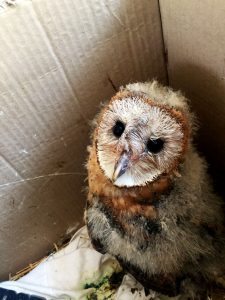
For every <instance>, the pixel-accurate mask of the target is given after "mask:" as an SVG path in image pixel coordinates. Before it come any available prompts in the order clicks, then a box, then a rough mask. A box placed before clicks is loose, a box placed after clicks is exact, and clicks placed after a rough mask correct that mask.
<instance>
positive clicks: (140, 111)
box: [96, 81, 190, 187]
mask: <svg viewBox="0 0 225 300" xmlns="http://www.w3.org/2000/svg"><path fill="white" fill-rule="evenodd" d="M189 116H190V115H189V111H188V106H187V102H186V99H185V98H184V97H183V96H182V95H180V94H179V93H175V92H173V91H172V90H170V89H169V88H165V87H162V86H161V85H159V84H158V83H157V82H155V81H154V82H151V83H136V84H130V85H128V86H126V87H125V88H124V89H122V90H121V91H120V92H118V93H117V94H116V95H115V96H114V97H113V98H112V99H111V100H110V102H109V103H108V104H107V105H106V106H105V107H104V109H103V110H102V111H101V113H100V115H99V117H98V120H97V124H98V126H97V127H96V151H97V157H98V162H99V165H100V168H101V169H102V171H103V172H104V174H105V176H106V177H107V178H108V179H109V180H111V181H112V182H113V184H114V185H116V186H118V187H134V186H144V185H146V184H147V183H151V182H153V181H155V180H157V179H158V178H159V177H160V176H164V175H168V174H172V173H173V172H174V173H175V171H176V170H177V169H178V166H179V164H180V163H181V162H182V161H183V160H184V157H185V153H186V151H187V148H188V142H189V133H190V124H189V123H190V122H189V121H190V117H189Z"/></svg>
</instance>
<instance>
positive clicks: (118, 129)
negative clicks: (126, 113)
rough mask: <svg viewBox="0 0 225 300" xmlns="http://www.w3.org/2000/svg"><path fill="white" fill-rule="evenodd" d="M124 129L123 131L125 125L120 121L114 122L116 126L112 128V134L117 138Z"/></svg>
mask: <svg viewBox="0 0 225 300" xmlns="http://www.w3.org/2000/svg"><path fill="white" fill-rule="evenodd" d="M124 129H125V124H124V123H123V122H121V121H116V124H115V125H114V126H113V129H112V131H113V134H114V135H115V136H116V137H118V138H119V137H120V136H121V135H122V134H123V132H124Z"/></svg>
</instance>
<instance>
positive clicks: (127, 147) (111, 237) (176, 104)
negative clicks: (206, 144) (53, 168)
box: [85, 81, 224, 299]
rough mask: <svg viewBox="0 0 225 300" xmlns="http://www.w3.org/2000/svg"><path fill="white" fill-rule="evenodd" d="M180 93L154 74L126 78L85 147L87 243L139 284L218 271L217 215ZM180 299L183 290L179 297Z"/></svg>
mask: <svg viewBox="0 0 225 300" xmlns="http://www.w3.org/2000/svg"><path fill="white" fill-rule="evenodd" d="M194 131H195V124H194V117H193V115H192V114H191V113H190V111H189V108H188V104H187V100H186V99H185V98H184V97H183V96H182V95H181V94H180V93H176V92H173V91H172V90H171V89H169V88H165V87H162V86H161V85H159V84H158V83H157V82H155V81H154V82H150V83H137V84H131V85H128V86H126V87H125V88H124V89H123V90H121V91H120V92H119V93H117V94H116V95H115V96H114V97H113V98H112V99H111V101H110V102H109V103H108V104H106V105H105V106H104V108H103V109H102V111H101V112H100V114H99V115H98V116H97V118H96V121H95V129H94V132H93V136H92V139H93V143H92V145H91V146H90V147H89V159H88V164H87V168H88V183H89V192H88V200H87V209H86V214H85V218H86V223H87V227H88V231H89V235H90V238H91V240H92V243H93V246H94V247H95V248H96V249H97V250H98V251H100V252H102V253H110V254H111V255H113V256H115V257H116V258H117V259H118V260H119V262H120V263H121V264H122V266H123V267H124V268H125V269H126V270H127V271H129V272H130V273H131V274H132V275H133V276H134V277H135V278H136V279H137V280H138V281H139V282H141V283H142V284H143V285H144V286H145V287H146V288H151V289H153V290H156V291H159V292H162V293H164V294H167V295H176V294H178V293H188V292H187V291H186V290H187V289H188V288H187V287H186V286H185V284H184V282H185V280H186V282H189V281H190V280H191V281H195V282H197V281H198V280H199V279H204V282H207V281H208V280H211V279H212V278H213V276H215V275H218V274H220V273H221V272H223V266H222V265H221V260H222V259H223V257H222V256H223V254H221V249H222V247H223V243H224V242H223V238H222V234H223V225H222V224H223V215H222V203H221V200H220V199H219V198H218V197H217V196H215V195H214V193H213V191H212V187H211V183H210V180H209V178H208V175H207V167H206V163H205V161H204V159H203V158H201V157H200V156H199V155H198V153H197V152H196V150H195V148H194V147H193V145H192V135H193V132H194ZM183 299H185V298H183Z"/></svg>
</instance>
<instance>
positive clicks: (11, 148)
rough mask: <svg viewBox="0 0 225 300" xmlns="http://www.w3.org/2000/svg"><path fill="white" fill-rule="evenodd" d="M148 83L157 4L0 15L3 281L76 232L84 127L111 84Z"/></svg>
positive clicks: (23, 6)
mask: <svg viewBox="0 0 225 300" xmlns="http://www.w3.org/2000/svg"><path fill="white" fill-rule="evenodd" d="M152 77H155V78H158V79H159V80H160V81H162V82H165V81H166V72H165V66H164V61H163V42H162V34H161V24H160V16H159V7H158V2H157V1H156V0H152V1H148V0H141V1H135V0H131V1H114V0H111V1H97V0H93V1H88V0H84V1H73V0H63V1H54V0H48V1H46V0H34V1H28V0H24V1H19V2H18V4H17V5H15V6H12V7H6V9H4V10H3V11H2V10H1V11H0V136H1V141H0V154H1V160H0V170H1V173H0V249H1V253H0V263H1V268H0V278H1V279H6V278H7V275H8V273H10V272H15V271H18V270H19V269H20V268H22V267H25V266H26V265H27V264H28V263H29V262H33V261H35V260H37V259H39V258H41V257H42V256H43V255H45V254H46V251H47V250H49V249H50V248H51V247H52V244H53V242H55V241H57V240H58V239H59V237H60V236H61V235H63V234H64V233H65V231H66V230H67V229H68V228H69V227H70V228H71V227H74V228H77V227H79V226H80V224H81V222H82V214H83V207H84V204H85V194H84V193H82V187H84V186H85V183H84V177H85V169H84V167H83V165H84V162H85V157H86V145H87V143H88V131H89V125H88V122H89V120H90V119H92V117H93V116H94V114H95V113H96V111H97V109H98V106H99V103H100V102H101V101H103V100H105V99H108V98H109V97H110V96H111V95H112V94H114V93H115V91H114V89H113V85H115V86H116V87H117V88H118V87H119V86H120V85H123V84H126V83H128V82H133V81H145V80H148V79H151V78H152ZM111 82H113V84H112V83H111Z"/></svg>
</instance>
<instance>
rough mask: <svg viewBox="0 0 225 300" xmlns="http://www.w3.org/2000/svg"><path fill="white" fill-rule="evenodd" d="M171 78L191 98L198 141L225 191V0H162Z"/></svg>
mask: <svg viewBox="0 0 225 300" xmlns="http://www.w3.org/2000/svg"><path fill="white" fill-rule="evenodd" d="M160 9H161V16H162V25H163V35H164V43H165V48H166V49H165V51H166V52H167V57H168V65H167V67H168V74H169V83H170V85H171V86H173V87H174V88H176V89H181V90H182V91H184V92H185V94H186V95H187V96H188V97H189V98H190V99H191V105H192V107H193V109H194V110H195V111H196V113H197V116H198V117H199V121H200V128H201V129H200V131H199V133H198V138H197V139H196V143H197V144H198V147H199V148H200V150H201V152H202V153H203V154H204V155H206V157H207V159H208V162H209V163H210V165H211V169H212V171H213V175H214V178H215V179H216V181H217V182H221V183H220V185H219V188H220V189H221V192H222V193H224V194H225V191H224V182H223V178H224V179H225V176H224V167H225V157H224V149H225V139H224V130H225V117H224V116H225V35H224V32H225V31H224V30H225V2H224V1H223V0H216V1H210V0H206V1H194V0H193V1H190V0H183V1H179V0H172V1H167V0H160Z"/></svg>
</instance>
